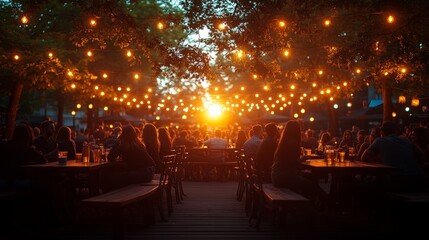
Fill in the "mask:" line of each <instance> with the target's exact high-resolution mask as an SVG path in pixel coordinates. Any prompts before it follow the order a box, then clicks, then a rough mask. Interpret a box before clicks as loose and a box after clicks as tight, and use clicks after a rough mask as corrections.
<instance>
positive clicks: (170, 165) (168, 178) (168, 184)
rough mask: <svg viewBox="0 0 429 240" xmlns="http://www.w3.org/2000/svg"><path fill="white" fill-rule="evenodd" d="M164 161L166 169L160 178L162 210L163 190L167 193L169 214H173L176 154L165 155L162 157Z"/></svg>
mask: <svg viewBox="0 0 429 240" xmlns="http://www.w3.org/2000/svg"><path fill="white" fill-rule="evenodd" d="M162 162H163V164H164V169H163V171H162V172H161V175H160V180H159V186H160V188H161V191H160V201H161V204H160V206H161V208H160V211H161V212H162V202H163V200H164V199H163V192H165V194H166V203H167V212H168V215H169V216H171V213H172V212H173V196H172V192H171V191H172V187H173V184H174V183H173V182H174V176H173V174H174V169H175V164H176V155H175V154H170V155H165V156H164V157H163V159H162Z"/></svg>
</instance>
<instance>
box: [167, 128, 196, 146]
mask: <svg viewBox="0 0 429 240" xmlns="http://www.w3.org/2000/svg"><path fill="white" fill-rule="evenodd" d="M172 144H173V146H179V145H185V146H186V148H194V147H197V145H196V144H195V142H193V141H191V140H190V139H189V133H188V131H186V130H182V131H180V132H179V134H178V135H177V136H176V137H175V138H174V139H173V142H172Z"/></svg>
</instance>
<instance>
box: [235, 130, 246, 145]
mask: <svg viewBox="0 0 429 240" xmlns="http://www.w3.org/2000/svg"><path fill="white" fill-rule="evenodd" d="M247 139H249V138H248V137H247V133H246V131H244V130H243V129H240V130H239V131H238V133H237V139H236V140H235V148H237V149H242V148H243V144H244V143H245V142H246V141H247Z"/></svg>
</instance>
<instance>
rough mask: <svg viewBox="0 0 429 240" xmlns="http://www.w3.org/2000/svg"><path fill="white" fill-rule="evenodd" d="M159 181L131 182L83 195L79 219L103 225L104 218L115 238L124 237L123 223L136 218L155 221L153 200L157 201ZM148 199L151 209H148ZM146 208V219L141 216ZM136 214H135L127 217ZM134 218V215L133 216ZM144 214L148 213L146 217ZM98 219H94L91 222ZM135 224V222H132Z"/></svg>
mask: <svg viewBox="0 0 429 240" xmlns="http://www.w3.org/2000/svg"><path fill="white" fill-rule="evenodd" d="M158 192H159V185H158V184H132V185H128V186H125V187H122V188H119V189H116V190H114V191H111V192H107V193H104V194H101V195H98V196H94V197H90V198H86V199H83V200H81V201H80V210H81V211H80V215H79V218H81V220H82V221H83V222H84V223H85V224H88V225H90V226H94V224H100V223H101V224H103V223H106V222H105V221H106V220H107V224H108V225H112V226H113V228H112V230H113V231H114V237H115V239H123V236H124V227H125V223H126V222H129V221H130V219H131V220H132V221H135V218H138V219H141V220H143V222H145V223H153V222H154V221H155V205H157V203H155V202H156V201H159V199H158V198H157V197H156V196H158ZM148 201H149V203H151V204H149V206H150V209H148V208H147V206H148ZM141 210H143V212H144V211H145V210H149V214H147V215H149V219H147V218H146V219H144V217H145V216H144V215H145V214H143V213H142V211H141ZM130 214H131V215H132V214H137V216H130ZM133 217H134V218H133ZM146 217H147V216H146ZM94 221H97V222H94ZM134 223H135V222H134Z"/></svg>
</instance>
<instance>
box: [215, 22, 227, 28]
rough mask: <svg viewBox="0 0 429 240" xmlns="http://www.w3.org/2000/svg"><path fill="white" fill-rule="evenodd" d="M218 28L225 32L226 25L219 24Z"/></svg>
mask: <svg viewBox="0 0 429 240" xmlns="http://www.w3.org/2000/svg"><path fill="white" fill-rule="evenodd" d="M217 27H218V29H219V30H225V28H226V24H225V23H219V25H218V26H217Z"/></svg>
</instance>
